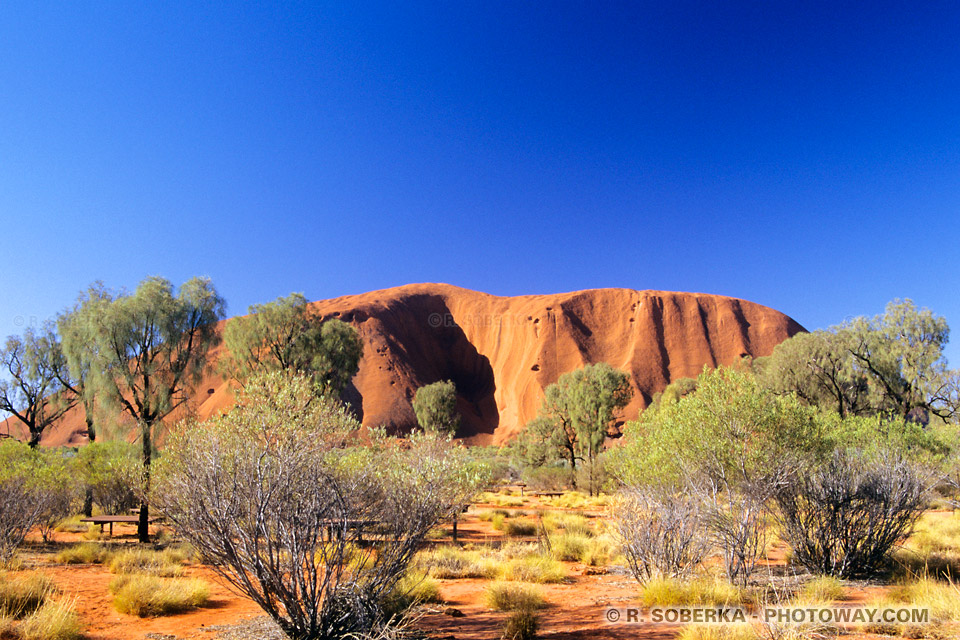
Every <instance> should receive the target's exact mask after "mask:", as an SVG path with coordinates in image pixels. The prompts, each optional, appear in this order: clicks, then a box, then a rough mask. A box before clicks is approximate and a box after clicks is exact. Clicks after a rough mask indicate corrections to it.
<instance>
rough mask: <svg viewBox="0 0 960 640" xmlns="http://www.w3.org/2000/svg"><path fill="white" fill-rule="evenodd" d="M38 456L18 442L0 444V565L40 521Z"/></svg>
mask: <svg viewBox="0 0 960 640" xmlns="http://www.w3.org/2000/svg"><path fill="white" fill-rule="evenodd" d="M39 466H40V465H39V455H38V454H37V453H36V452H35V451H33V450H31V449H30V447H28V446H27V445H25V444H23V443H22V442H18V441H16V440H13V439H9V438H8V439H5V440H3V441H0V565H2V564H5V563H7V562H9V561H10V560H11V559H12V558H13V555H14V553H15V552H16V550H17V547H19V546H20V544H21V543H22V542H23V539H24V537H26V535H27V532H28V531H30V529H32V528H33V527H34V525H36V524H37V523H38V522H39V521H40V519H41V518H42V517H43V514H44V508H45V503H44V499H43V491H42V489H43V487H42V483H41V482H40V481H39V475H40V474H39Z"/></svg>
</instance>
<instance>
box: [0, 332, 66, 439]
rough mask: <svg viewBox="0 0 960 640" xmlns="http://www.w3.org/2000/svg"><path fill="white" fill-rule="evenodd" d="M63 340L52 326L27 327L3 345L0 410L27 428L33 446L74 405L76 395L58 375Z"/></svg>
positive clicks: (0, 362) (1, 351) (1, 352)
mask: <svg viewBox="0 0 960 640" xmlns="http://www.w3.org/2000/svg"><path fill="white" fill-rule="evenodd" d="M60 358H61V355H60V344H59V343H58V341H57V339H56V335H55V334H54V333H53V331H52V330H50V329H49V328H48V329H45V330H43V331H34V330H33V329H32V328H28V329H27V330H26V331H24V333H23V337H20V336H10V337H8V338H7V341H6V344H5V345H4V347H3V348H2V349H0V373H2V375H3V377H2V378H0V412H6V413H9V414H11V415H12V416H14V417H15V418H16V419H17V420H19V421H20V423H21V424H23V426H24V427H26V429H27V433H28V442H29V444H30V446H31V447H36V446H37V445H39V444H40V438H41V437H42V436H43V432H44V431H45V430H46V429H47V428H48V427H49V426H50V425H51V424H53V423H54V422H56V421H57V420H59V419H60V417H61V416H62V415H63V414H64V413H65V412H66V411H67V410H68V409H69V408H70V407H71V406H72V404H73V396H72V394H71V393H70V392H69V391H66V390H65V389H64V387H63V385H62V384H61V383H60V381H59V379H58V378H57V371H56V362H57V361H58V360H59V359H60Z"/></svg>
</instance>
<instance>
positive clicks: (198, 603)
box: [110, 575, 210, 618]
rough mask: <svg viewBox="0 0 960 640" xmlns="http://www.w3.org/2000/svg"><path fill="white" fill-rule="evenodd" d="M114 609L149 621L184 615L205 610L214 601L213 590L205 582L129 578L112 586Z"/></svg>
mask: <svg viewBox="0 0 960 640" xmlns="http://www.w3.org/2000/svg"><path fill="white" fill-rule="evenodd" d="M110 591H112V592H113V594H114V598H113V606H114V608H116V610H117V611H119V612H120V613H129V614H131V615H135V616H139V617H141V618H145V617H147V616H165V615H170V614H174V613H181V612H183V611H188V610H190V609H195V608H196V607H202V606H203V605H205V604H206V603H207V601H208V600H209V599H210V587H209V586H208V585H207V583H206V582H204V581H202V580H194V579H186V578H158V577H156V576H147V575H125V576H118V577H117V578H114V579H113V581H112V582H111V583H110Z"/></svg>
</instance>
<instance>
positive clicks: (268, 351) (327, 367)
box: [221, 293, 363, 395]
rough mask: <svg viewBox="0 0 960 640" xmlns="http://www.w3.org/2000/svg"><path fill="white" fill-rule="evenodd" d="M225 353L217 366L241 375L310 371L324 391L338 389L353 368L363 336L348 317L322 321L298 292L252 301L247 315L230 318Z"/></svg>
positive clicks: (355, 366)
mask: <svg viewBox="0 0 960 640" xmlns="http://www.w3.org/2000/svg"><path fill="white" fill-rule="evenodd" d="M224 342H225V343H226V346H227V350H228V351H229V357H227V358H225V359H224V360H223V361H222V362H221V370H222V371H223V372H224V373H226V374H227V375H231V376H234V377H236V378H237V379H239V380H241V381H245V380H247V379H248V378H249V377H250V376H251V375H252V374H254V373H256V372H258V371H277V370H280V371H290V372H296V373H300V374H303V375H306V376H309V377H310V378H311V379H313V380H314V382H315V383H316V384H317V386H318V388H319V389H320V390H321V391H322V392H324V393H333V394H336V395H339V394H340V393H341V392H342V391H343V389H344V388H345V387H346V385H347V383H348V382H349V381H350V379H351V378H353V376H354V375H355V374H356V373H357V369H358V367H359V365H360V358H361V357H362V356H363V342H362V341H361V340H360V336H359V334H358V333H357V331H356V330H355V329H354V328H353V327H351V326H350V325H348V324H347V323H345V322H343V321H341V320H337V319H330V320H327V321H326V322H324V321H323V319H322V318H321V317H320V316H319V315H317V314H316V313H314V312H313V311H312V310H311V309H310V307H309V305H308V303H307V299H306V298H305V297H304V296H303V294H300V293H291V294H290V295H289V296H287V297H286V298H277V299H276V300H275V301H273V302H268V303H265V304H255V305H252V306H251V307H250V315H248V316H246V317H241V318H234V319H232V320H231V321H230V322H228V323H227V326H226V329H225V330H224Z"/></svg>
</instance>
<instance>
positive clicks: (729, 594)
mask: <svg viewBox="0 0 960 640" xmlns="http://www.w3.org/2000/svg"><path fill="white" fill-rule="evenodd" d="M640 600H641V602H643V604H644V606H647V607H665V606H681V605H740V604H743V603H744V602H746V600H747V592H746V590H745V589H743V588H740V587H736V586H733V585H731V584H729V583H727V582H722V581H719V580H711V579H708V578H697V579H694V580H689V581H684V580H679V579H676V578H654V579H653V580H648V581H647V582H645V583H644V584H643V585H641V587H640Z"/></svg>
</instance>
